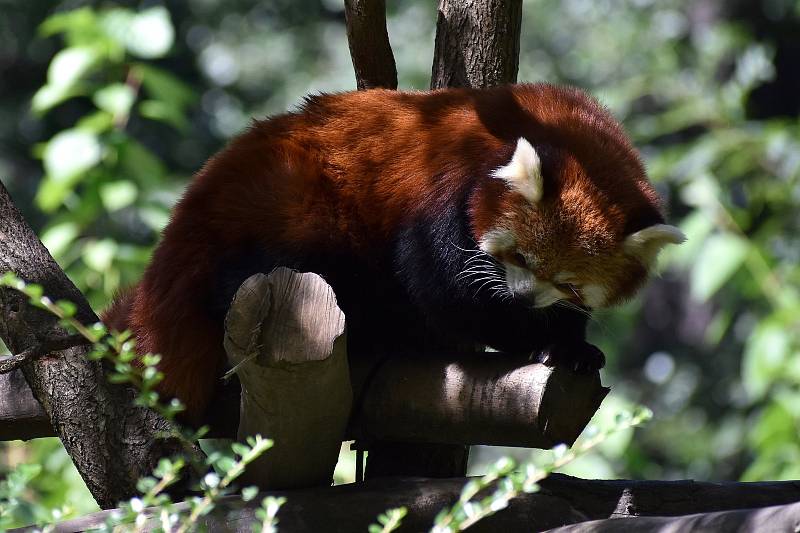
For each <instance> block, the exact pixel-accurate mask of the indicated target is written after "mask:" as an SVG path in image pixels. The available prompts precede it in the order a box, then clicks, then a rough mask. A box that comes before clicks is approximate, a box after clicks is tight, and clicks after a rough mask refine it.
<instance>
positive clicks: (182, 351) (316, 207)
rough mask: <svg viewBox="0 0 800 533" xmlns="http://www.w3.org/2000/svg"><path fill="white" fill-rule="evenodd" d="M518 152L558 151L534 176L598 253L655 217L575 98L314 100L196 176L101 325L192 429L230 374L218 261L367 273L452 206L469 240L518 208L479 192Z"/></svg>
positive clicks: (561, 93)
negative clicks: (332, 259) (284, 262)
mask: <svg viewBox="0 0 800 533" xmlns="http://www.w3.org/2000/svg"><path fill="white" fill-rule="evenodd" d="M519 137H526V138H528V139H531V140H532V141H535V140H541V141H543V142H546V143H547V144H548V146H552V147H554V149H556V150H559V149H562V148H567V149H568V150H567V151H568V152H569V157H565V158H563V159H562V164H561V167H560V168H559V169H557V172H556V174H557V176H558V177H557V178H554V177H552V176H551V177H548V176H545V179H546V183H545V190H547V189H548V188H550V189H554V188H557V189H559V190H561V191H562V192H563V191H567V190H569V191H570V192H569V194H572V195H573V196H574V206H575V209H582V208H581V207H580V206H581V205H582V203H586V205H587V206H588V205H589V204H591V206H595V207H593V208H591V209H589V208H588V207H587V208H586V209H585V211H584V212H582V214H581V215H580V216H581V217H583V218H582V222H581V223H582V224H584V225H586V226H587V227H593V228H596V235H597V238H598V239H599V241H598V242H600V244H599V245H598V246H602V243H603V242H605V240H607V241H609V242H611V241H614V242H619V240H621V239H622V238H623V237H624V236H625V235H626V234H628V233H630V232H631V231H633V230H636V229H639V228H640V227H643V226H645V225H646V224H649V223H652V222H653V220H656V219H658V217H659V216H660V215H659V213H658V211H659V210H658V199H657V197H656V194H655V192H654V191H653V189H652V187H651V186H650V185H649V184H648V182H647V180H646V177H645V173H644V169H643V167H642V165H641V163H640V162H639V159H638V156H637V155H636V152H635V150H634V149H633V147H632V146H631V144H630V142H629V141H628V139H627V137H626V136H625V134H624V132H623V131H622V129H621V128H620V127H619V125H618V124H617V123H616V122H615V121H614V120H613V119H612V118H611V117H610V116H609V115H608V113H607V112H606V111H605V110H604V109H603V108H602V107H600V106H599V105H598V104H597V103H595V101H594V100H592V99H591V98H589V97H587V96H586V95H585V94H584V93H582V92H580V91H578V90H575V89H569V88H562V87H554V86H550V85H541V84H536V85H516V86H505V87H499V88H495V89H489V90H467V89H452V90H440V91H433V92H419V93H406V92H396V91H387V90H370V91H360V92H352V93H345V94H337V95H323V96H314V97H310V98H309V99H308V100H307V101H306V103H305V104H304V105H303V106H302V107H301V108H300V109H299V110H298V111H297V112H294V113H288V114H284V115H281V116H277V117H274V118H271V119H269V120H265V121H258V122H255V123H254V124H253V125H252V127H250V128H249V129H248V130H247V131H246V132H245V133H243V134H242V135H240V136H239V137H237V138H235V139H234V140H233V141H231V142H230V144H229V145H228V146H227V147H226V148H225V149H224V150H222V151H221V152H219V153H218V154H217V155H215V156H214V157H212V158H211V159H210V160H209V161H208V162H207V163H206V165H205V166H204V167H203V168H202V169H201V170H200V171H199V172H198V173H197V175H196V176H195V178H194V180H193V182H192V183H191V185H190V186H189V188H188V189H187V191H186V194H185V196H184V197H183V198H182V199H181V201H180V202H179V203H178V204H177V205H176V207H175V210H174V213H173V215H172V218H171V221H170V223H169V225H168V226H167V227H166V229H165V231H164V234H163V239H162V241H161V243H160V244H159V246H158V247H157V249H156V251H155V253H154V255H153V259H152V262H151V264H150V265H149V267H148V268H147V270H146V272H145V274H144V277H143V279H142V281H141V282H140V283H139V284H138V285H137V286H136V287H135V288H134V289H133V290H132V291H130V292H127V293H124V294H123V295H121V296H120V297H119V298H118V300H117V301H116V302H115V303H114V305H113V306H112V307H111V309H110V310H109V311H108V312H107V313H106V314H105V315H104V320H105V321H106V322H107V323H108V324H109V325H110V326H112V327H115V328H117V329H124V328H130V329H131V330H132V331H133V333H134V334H135V337H136V341H137V351H138V352H139V353H147V352H154V353H160V354H162V356H163V361H162V363H161V370H162V371H163V372H164V374H165V380H164V382H163V384H162V386H161V392H162V393H164V394H166V395H168V396H172V395H174V396H177V397H179V398H180V399H181V400H183V402H184V403H185V404H186V405H187V406H188V410H189V415H190V417H192V418H194V419H197V418H198V417H199V416H200V414H201V413H202V412H203V410H204V409H205V408H206V406H207V405H208V403H209V401H210V399H211V395H212V393H213V391H214V389H215V386H216V382H217V380H218V379H219V376H220V374H221V372H222V369H223V365H224V361H225V356H224V351H223V349H222V337H223V330H222V322H221V321H220V320H219V319H218V318H214V317H212V316H211V314H210V313H209V312H208V310H207V308H208V305H209V298H210V297H211V296H210V295H209V292H210V291H212V290H213V287H214V281H213V280H214V277H215V276H216V275H217V274H218V272H217V270H218V265H219V258H220V257H222V256H224V254H225V253H226V251H229V250H235V249H239V248H241V247H245V246H248V245H252V243H256V244H257V246H259V247H263V248H264V249H268V250H270V252H271V253H273V254H275V255H276V256H277V257H284V256H285V257H293V256H295V255H297V254H303V253H305V251H308V250H313V251H315V253H319V254H325V253H327V252H330V253H331V254H334V253H339V254H341V250H347V254H350V256H351V257H353V258H356V259H358V261H360V262H363V263H365V264H369V263H370V262H371V261H378V259H373V258H378V257H381V255H382V254H383V253H384V252H385V251H386V250H387V247H388V246H389V243H390V242H391V241H392V239H394V238H395V233H396V231H397V228H399V227H404V226H406V225H409V224H413V223H415V222H413V221H414V220H417V219H418V217H420V216H422V215H429V216H434V217H435V216H436V213H437V212H438V210H445V209H447V208H448V205H450V204H452V202H453V201H454V200H453V199H454V198H456V197H458V196H459V195H462V194H464V195H467V196H468V197H469V202H468V210H469V213H468V219H469V221H470V226H471V227H470V229H471V231H472V237H473V238H474V239H475V240H476V241H477V240H479V239H480V238H481V236H482V235H483V234H484V233H485V232H487V231H489V230H490V229H491V228H492V227H493V222H494V220H495V219H496V218H497V217H498V215H499V214H500V213H502V212H504V211H507V210H509V209H513V208H514V202H516V201H519V199H518V198H517V199H515V198H514V197H513V196H512V195H509V194H507V190H506V187H505V186H504V184H503V183H502V182H501V181H500V180H491V179H483V180H482V181H479V182H476V180H477V179H478V178H485V177H486V176H487V175H489V174H490V173H491V171H492V170H493V169H495V168H497V167H498V166H501V165H503V164H504V163H505V161H507V160H508V158H509V157H510V156H511V154H512V151H513V146H514V141H516V139H517V138H519ZM476 183H477V184H476ZM468 189H469V190H468ZM564 194H566V193H564ZM582 195H584V196H586V195H589V196H591V198H582ZM584 200H585V202H584ZM597 206H600V207H597ZM543 212H544V211H543ZM584 215H585V216H584ZM543 216H546V215H543ZM554 216H555V215H554ZM604 239H605V240H604ZM619 267H620V268H627V265H623V264H622V263H620V265H619ZM387 275H388V274H387Z"/></svg>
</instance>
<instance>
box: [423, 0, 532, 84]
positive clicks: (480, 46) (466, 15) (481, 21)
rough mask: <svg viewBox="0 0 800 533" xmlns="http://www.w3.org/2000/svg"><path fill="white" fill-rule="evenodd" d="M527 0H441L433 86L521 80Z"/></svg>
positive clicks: (432, 77)
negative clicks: (525, 1) (523, 24)
mask: <svg viewBox="0 0 800 533" xmlns="http://www.w3.org/2000/svg"><path fill="white" fill-rule="evenodd" d="M521 25H522V0H440V1H439V19H438V20H437V22H436V44H435V48H434V54H433V72H432V74H431V89H441V88H443V87H492V86H494V85H501V84H503V83H514V82H515V81H517V70H518V68H519V35H520V28H521Z"/></svg>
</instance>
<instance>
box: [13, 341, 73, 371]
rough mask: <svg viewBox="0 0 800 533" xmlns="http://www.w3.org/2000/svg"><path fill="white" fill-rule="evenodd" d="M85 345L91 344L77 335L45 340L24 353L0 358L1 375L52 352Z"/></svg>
mask: <svg viewBox="0 0 800 533" xmlns="http://www.w3.org/2000/svg"><path fill="white" fill-rule="evenodd" d="M83 344H89V341H87V340H86V339H85V338H84V337H83V335H77V334H75V335H66V336H63V337H53V338H49V339H45V340H44V341H42V342H41V343H39V344H37V345H35V346H32V347H30V348H28V349H26V350H24V351H23V352H22V353H18V354H15V355H10V356H8V357H3V358H0V374H7V373H9V372H12V371H14V370H17V369H18V368H20V367H21V366H22V365H23V364H25V363H28V362H30V361H33V360H34V359H37V358H39V357H42V356H43V355H47V354H49V353H51V352H59V351H61V350H66V349H67V348H74V347H76V346H80V345H83Z"/></svg>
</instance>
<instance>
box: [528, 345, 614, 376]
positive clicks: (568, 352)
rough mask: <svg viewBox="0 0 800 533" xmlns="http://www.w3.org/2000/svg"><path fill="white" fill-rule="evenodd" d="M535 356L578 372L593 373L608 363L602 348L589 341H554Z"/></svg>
mask: <svg viewBox="0 0 800 533" xmlns="http://www.w3.org/2000/svg"><path fill="white" fill-rule="evenodd" d="M533 358H534V360H536V361H538V362H540V363H544V364H545V365H547V366H560V367H562V368H567V369H569V370H572V371H573V372H576V373H578V374H591V373H592V372H595V371H597V370H600V369H601V368H603V366H605V364H606V356H605V355H603V352H601V351H600V348H598V347H597V346H595V345H594V344H589V343H588V342H575V343H565V342H559V343H554V344H551V345H549V346H548V347H546V348H545V349H544V350H542V351H541V352H539V353H538V354H534V356H533Z"/></svg>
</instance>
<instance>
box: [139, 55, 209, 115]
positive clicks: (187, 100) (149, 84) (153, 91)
mask: <svg viewBox="0 0 800 533" xmlns="http://www.w3.org/2000/svg"><path fill="white" fill-rule="evenodd" d="M133 72H134V73H135V75H136V76H138V77H139V79H141V80H142V86H143V87H144V89H145V91H147V94H149V95H150V97H151V98H153V99H155V100H160V101H162V102H164V103H165V104H167V105H170V106H175V107H178V108H183V107H185V106H187V105H189V104H191V103H192V102H193V101H194V100H195V99H196V96H195V93H194V91H192V89H191V87H190V86H189V85H187V84H185V83H183V82H182V81H181V80H180V79H178V78H177V77H175V76H173V75H172V74H170V73H169V72H167V71H166V70H163V69H160V68H157V67H154V66H152V65H146V64H143V63H137V64H136V65H134V66H133Z"/></svg>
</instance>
